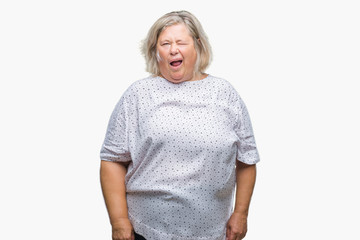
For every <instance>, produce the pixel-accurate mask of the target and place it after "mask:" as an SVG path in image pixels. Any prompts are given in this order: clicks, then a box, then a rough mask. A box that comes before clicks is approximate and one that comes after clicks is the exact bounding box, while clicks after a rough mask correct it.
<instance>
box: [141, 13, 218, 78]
mask: <svg viewBox="0 0 360 240" xmlns="http://www.w3.org/2000/svg"><path fill="white" fill-rule="evenodd" d="M181 23H183V24H185V26H186V27H187V29H188V30H189V32H190V34H191V36H192V37H193V40H194V45H195V50H196V53H197V59H196V63H195V72H196V73H203V72H204V71H205V69H206V68H207V67H208V66H209V64H210V63H211V61H212V51H211V46H210V43H209V40H208V38H207V36H206V34H205V32H204V30H203V28H202V26H201V24H200V22H199V20H198V19H197V18H196V17H195V16H194V15H193V14H191V13H190V12H188V11H174V12H170V13H167V14H165V15H164V16H162V17H161V18H159V19H158V20H157V21H156V22H155V23H154V24H153V25H152V27H151V28H150V30H149V32H148V34H147V36H146V38H145V39H144V40H143V41H142V44H141V53H142V54H143V55H144V57H145V61H146V71H148V72H149V73H152V74H154V75H160V69H159V66H158V61H159V56H158V52H157V48H156V45H157V41H158V38H159V35H160V33H161V32H162V31H164V29H165V28H166V27H168V26H172V25H176V24H181Z"/></svg>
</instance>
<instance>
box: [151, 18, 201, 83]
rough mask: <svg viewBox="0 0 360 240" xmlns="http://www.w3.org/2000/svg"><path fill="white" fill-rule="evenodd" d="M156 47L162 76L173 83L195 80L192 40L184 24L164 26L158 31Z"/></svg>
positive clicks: (194, 55)
mask: <svg viewBox="0 0 360 240" xmlns="http://www.w3.org/2000/svg"><path fill="white" fill-rule="evenodd" d="M156 47H157V51H158V53H159V57H160V61H159V69H160V73H161V75H162V76H163V77H164V78H166V79H167V80H168V81H171V82H174V83H180V82H184V81H193V80H196V79H195V76H194V69H195V63H196V57H197V56H196V50H195V45H194V40H193V38H192V36H191V35H190V32H189V30H188V29H187V27H186V26H185V25H184V24H176V25H172V26H169V27H166V28H165V30H163V31H162V32H161V33H160V36H159V38H158V42H157V46H156Z"/></svg>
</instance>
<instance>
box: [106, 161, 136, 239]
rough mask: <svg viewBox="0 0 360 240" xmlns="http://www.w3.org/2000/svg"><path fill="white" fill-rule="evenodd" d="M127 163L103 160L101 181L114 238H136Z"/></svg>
mask: <svg viewBox="0 0 360 240" xmlns="http://www.w3.org/2000/svg"><path fill="white" fill-rule="evenodd" d="M128 164H129V162H127V163H118V162H110V161H104V160H102V161H101V166H100V181H101V188H102V192H103V195H104V200H105V204H106V208H107V211H108V214H109V218H110V223H111V226H112V238H113V240H134V239H135V237H134V231H133V227H132V225H131V223H130V220H129V216H128V209H127V203H126V186H125V175H126V171H127V166H128Z"/></svg>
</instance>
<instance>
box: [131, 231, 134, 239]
mask: <svg viewBox="0 0 360 240" xmlns="http://www.w3.org/2000/svg"><path fill="white" fill-rule="evenodd" d="M131 240H135V234H134V231H132V232H131Z"/></svg>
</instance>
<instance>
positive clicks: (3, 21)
mask: <svg viewBox="0 0 360 240" xmlns="http://www.w3.org/2000/svg"><path fill="white" fill-rule="evenodd" d="M182 9H185V10H188V11H190V12H192V13H194V14H195V16H197V17H198V19H199V20H200V21H201V22H202V24H203V27H204V29H205V31H206V32H207V34H208V36H209V39H210V43H211V45H212V47H213V52H214V61H213V62H212V64H211V66H210V68H209V69H208V71H207V72H208V73H211V74H212V75H215V76H219V77H223V78H225V79H227V80H228V81H229V82H230V83H232V84H233V86H234V87H235V88H236V89H237V90H238V92H239V93H240V95H241V96H242V98H243V100H244V101H245V103H246V105H247V107H248V109H249V112H250V116H251V119H252V124H253V128H254V132H255V137H256V140H257V145H258V148H259V152H260V157H261V161H260V163H259V164H258V178H257V183H256V187H255V192H254V195H253V199H252V204H251V208H250V215H249V231H248V235H247V237H246V239H247V240H255V239H256V240H259V239H260V240H262V239H276V240H289V239H291V240H297V239H299V240H300V239H301V240H304V239H336V240H339V239H346V240H348V239H360V234H359V230H358V228H359V218H358V217H359V214H360V211H359V202H360V197H359V195H360V194H359V182H360V178H359V167H358V166H359V164H358V163H359V160H360V154H359V149H358V146H359V134H360V131H359V130H360V129H359V125H358V124H359V122H360V114H359V102H360V97H359V94H358V92H359V87H358V85H357V82H359V80H360V71H359V67H360V57H359V56H360V47H359V46H360V44H359V43H360V34H359V29H360V26H359V25H360V24H359V23H360V17H359V16H360V14H359V12H360V8H359V5H358V3H357V1H348V0H342V1H340V0H338V1H331V0H330V1H329V0H327V1H325V0H323V1H321V0H302V1H286V0H283V1H280V0H274V1H264V0H263V1H225V0H224V1H214V3H211V2H210V1H195V0H191V1H91V0H88V1H80V0H71V1H70V0H62V1H45V0H44V1H39V0H33V1H14V0H13V1H10V0H8V1H6V0H5V1H1V3H0V79H1V87H0V104H1V108H0V109H1V118H0V119H1V124H0V138H1V139H0V140H1V145H0V146H1V165H0V166H1V168H0V191H1V198H0V201H1V202H0V221H1V225H0V226H1V227H0V228H1V230H0V239H4V240H10V239H41V240H42V239H111V238H110V236H111V229H110V225H109V221H108V217H107V212H106V209H105V205H104V202H103V198H102V193H101V189H100V183H99V163H100V159H99V151H100V147H101V144H102V141H103V139H104V137H105V131H106V127H107V122H108V120H109V117H110V114H111V112H112V110H113V108H114V106H115V104H116V102H117V101H118V99H119V98H120V96H121V95H122V93H123V92H124V91H125V89H126V88H127V87H128V86H129V85H130V84H131V83H132V82H134V81H136V80H138V79H140V78H143V77H146V76H148V73H146V72H145V70H144V69H145V64H144V60H143V58H142V56H141V54H140V51H139V44H140V41H141V40H142V39H143V38H144V37H145V35H146V33H147V31H148V29H149V28H150V26H151V25H152V23H153V22H154V21H155V20H156V19H157V18H159V17H160V16H162V15H163V14H165V13H167V12H170V11H173V10H182Z"/></svg>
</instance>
